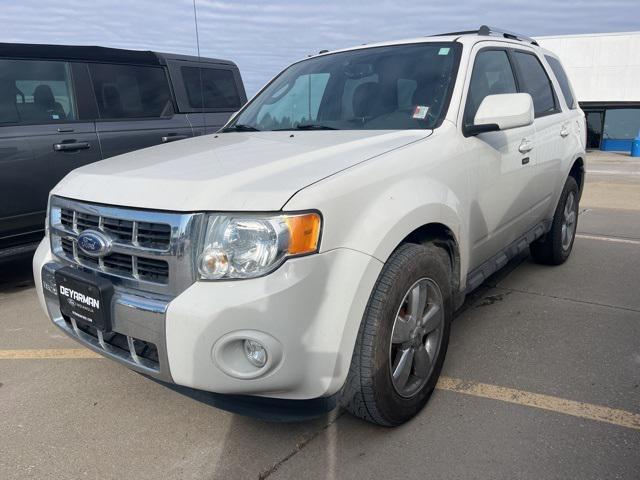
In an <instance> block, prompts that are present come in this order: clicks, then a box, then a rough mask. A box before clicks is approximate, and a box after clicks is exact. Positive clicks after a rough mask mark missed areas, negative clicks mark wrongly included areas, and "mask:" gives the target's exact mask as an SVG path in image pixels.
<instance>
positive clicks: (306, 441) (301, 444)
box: [258, 410, 344, 480]
mask: <svg viewBox="0 0 640 480" xmlns="http://www.w3.org/2000/svg"><path fill="white" fill-rule="evenodd" d="M342 415H344V410H342V411H340V412H339V413H338V414H337V415H336V416H335V418H334V419H333V420H331V421H330V422H329V423H327V424H326V425H325V426H324V427H322V428H321V429H320V430H318V431H317V432H315V433H314V434H313V435H311V436H309V437H308V438H305V439H304V440H303V441H301V442H299V443H297V444H296V446H295V447H294V448H293V449H292V450H291V451H290V452H289V453H287V454H286V455H285V456H284V457H282V458H281V459H280V460H278V461H277V462H276V463H274V464H273V465H272V466H271V468H268V469H267V470H263V471H262V472H260V473H259V474H258V480H264V479H265V478H269V477H270V476H271V474H273V473H275V472H276V471H277V470H278V469H279V468H280V467H281V466H282V465H284V464H285V463H287V462H288V461H289V460H291V459H292V458H293V457H294V456H295V455H296V454H297V453H298V452H300V451H301V450H302V449H303V448H305V447H306V446H307V445H309V444H310V443H311V442H312V441H313V440H315V439H316V438H318V437H319V436H320V434H322V433H324V432H325V431H327V429H328V428H329V427H331V425H333V424H334V423H336V422H337V421H338V419H339V418H340V417H342Z"/></svg>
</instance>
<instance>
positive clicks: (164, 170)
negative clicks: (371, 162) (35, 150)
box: [52, 130, 432, 211]
mask: <svg viewBox="0 0 640 480" xmlns="http://www.w3.org/2000/svg"><path fill="white" fill-rule="evenodd" d="M431 133H432V131H431V130H404V131H371V130H368V131H362V130H339V131H338V130H336V131H309V132H289V131H287V132H231V133H223V134H219V135H207V136H203V137H197V138H193V139H189V140H182V141H179V142H175V143H171V144H168V145H159V146H156V147H151V148H147V149H144V150H138V151H136V152H131V153H127V154H125V155H120V156H118V157H113V158H110V159H107V160H103V161H101V162H97V163H93V164H90V165H86V166H84V167H81V168H78V169H76V170H74V171H73V172H71V173H70V174H69V175H67V176H66V177H65V178H64V179H63V180H62V181H61V182H60V183H59V184H58V185H57V186H56V187H55V188H54V190H53V192H52V193H53V194H54V195H60V196H63V197H67V198H72V199H76V200H83V201H90V202H97V203H104V204H109V205H119V206H130V207H137V208H151V209H159V210H173V211H202V210H212V211H225V210H226V211H240V210H244V211H275V210H280V209H281V208H282V207H283V205H284V204H285V203H286V202H287V200H288V199H289V198H290V197H291V196H292V195H293V194H294V193H296V192H297V191H298V190H300V189H302V188H304V187H306V186H308V185H310V184H312V183H315V182H317V181H319V180H322V179H323V178H326V177H328V176H330V175H333V174H335V173H337V172H339V171H340V170H344V169H345V168H349V167H350V166H353V165H355V164H357V163H360V162H363V161H365V160H368V159H370V158H372V157H376V156H379V155H381V154H383V153H385V152H388V151H390V150H394V149H396V148H399V147H402V146H404V145H407V144H409V143H411V142H414V141H416V140H420V139H422V138H425V137H427V136H429V135H430V134H431Z"/></svg>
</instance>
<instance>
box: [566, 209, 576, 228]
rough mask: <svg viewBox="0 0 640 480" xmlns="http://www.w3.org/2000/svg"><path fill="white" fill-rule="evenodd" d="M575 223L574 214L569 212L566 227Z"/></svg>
mask: <svg viewBox="0 0 640 480" xmlns="http://www.w3.org/2000/svg"><path fill="white" fill-rule="evenodd" d="M575 221H576V212H574V211H571V213H569V215H568V216H567V225H569V226H571V225H573V224H574V222H575Z"/></svg>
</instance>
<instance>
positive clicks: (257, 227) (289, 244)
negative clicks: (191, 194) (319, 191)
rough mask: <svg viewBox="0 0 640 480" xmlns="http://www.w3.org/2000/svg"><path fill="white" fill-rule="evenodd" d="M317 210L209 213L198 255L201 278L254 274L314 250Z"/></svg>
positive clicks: (318, 221)
mask: <svg viewBox="0 0 640 480" xmlns="http://www.w3.org/2000/svg"><path fill="white" fill-rule="evenodd" d="M321 222H322V221H321V218H320V214H318V213H315V212H311V213H301V214H291V215H284V214H283V215H274V216H267V215H231V214H229V215H219V214H212V215H210V216H209V217H208V219H207V226H206V229H205V234H204V237H203V241H202V248H201V253H200V255H199V257H198V272H199V273H200V278H202V279H205V280H219V279H231V278H254V277H260V276H262V275H266V274H267V273H269V272H271V271H273V270H275V269H276V268H278V267H279V266H280V265H281V264H282V262H284V261H285V260H286V259H287V258H288V257H292V256H298V255H306V254H309V253H315V252H317V251H318V245H319V241H320V228H321Z"/></svg>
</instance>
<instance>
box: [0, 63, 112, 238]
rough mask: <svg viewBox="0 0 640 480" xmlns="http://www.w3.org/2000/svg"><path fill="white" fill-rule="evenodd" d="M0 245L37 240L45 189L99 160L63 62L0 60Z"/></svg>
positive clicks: (92, 132) (93, 136) (90, 127)
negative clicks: (81, 118)
mask: <svg viewBox="0 0 640 480" xmlns="http://www.w3.org/2000/svg"><path fill="white" fill-rule="evenodd" d="M0 72H2V78H1V81H0V125H2V126H0V237H2V239H3V240H1V241H0V246H2V245H4V246H7V247H8V246H15V245H19V244H23V243H29V242H32V241H37V240H38V239H39V238H40V237H41V236H42V233H43V231H44V219H45V213H46V207H47V197H48V195H49V191H50V190H51V189H52V188H53V187H54V186H55V185H56V184H57V183H58V182H59V181H60V180H61V179H62V178H63V177H64V176H65V175H66V174H67V173H69V172H70V171H71V170H73V169H74V168H77V167H80V166H82V165H85V164H87V163H91V162H95V161H98V160H100V158H101V156H100V146H99V144H98V138H97V135H96V131H95V126H94V124H93V122H81V121H79V120H78V109H77V104H76V95H75V92H74V90H73V82H72V81H71V74H70V68H69V64H68V63H67V62H63V61H49V60H46V61H45V60H13V59H0Z"/></svg>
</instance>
